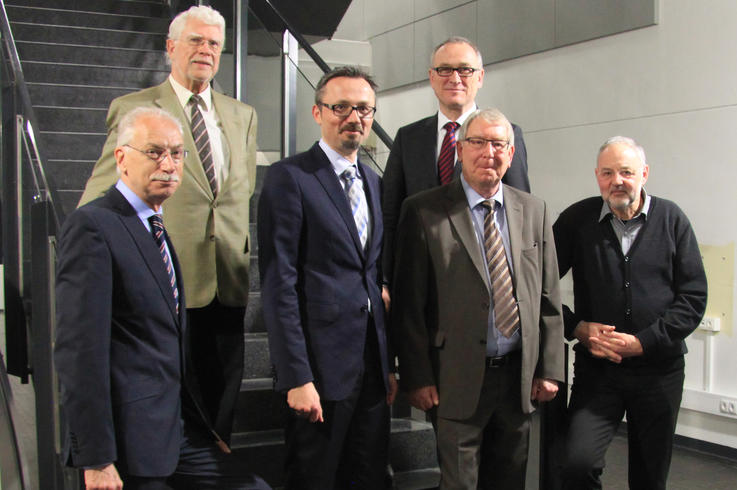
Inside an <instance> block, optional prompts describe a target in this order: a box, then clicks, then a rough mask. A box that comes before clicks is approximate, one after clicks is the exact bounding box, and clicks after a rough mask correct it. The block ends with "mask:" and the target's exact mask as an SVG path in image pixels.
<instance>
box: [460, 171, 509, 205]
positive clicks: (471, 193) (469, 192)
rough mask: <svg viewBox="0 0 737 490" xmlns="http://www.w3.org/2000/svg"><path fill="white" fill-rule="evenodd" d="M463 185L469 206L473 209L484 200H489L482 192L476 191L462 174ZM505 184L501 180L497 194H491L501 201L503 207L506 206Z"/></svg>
mask: <svg viewBox="0 0 737 490" xmlns="http://www.w3.org/2000/svg"><path fill="white" fill-rule="evenodd" d="M461 185H462V186H463V192H464V193H465V194H466V200H467V201H468V206H469V207H470V208H471V209H473V208H475V207H476V206H478V205H479V204H480V203H481V202H482V201H488V199H486V198H485V197H483V196H482V195H481V194H479V193H478V192H476V191H475V190H473V189H472V188H471V185H470V184H469V183H468V182H467V181H466V178H465V177H464V176H463V174H461ZM503 189H504V185H502V183H501V182H499V189H498V190H497V191H496V194H494V195H493V196H491V199H493V200H494V201H496V202H498V203H499V206H500V207H501V208H503V207H504V192H503Z"/></svg>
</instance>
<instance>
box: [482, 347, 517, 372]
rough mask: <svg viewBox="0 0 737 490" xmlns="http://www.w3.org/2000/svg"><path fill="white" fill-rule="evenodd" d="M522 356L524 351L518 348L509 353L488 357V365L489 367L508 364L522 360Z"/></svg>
mask: <svg viewBox="0 0 737 490" xmlns="http://www.w3.org/2000/svg"><path fill="white" fill-rule="evenodd" d="M521 358H522V351H521V350H519V349H518V350H515V351H512V352H509V353H508V354H504V355H503V356H496V357H487V358H486V367H487V368H499V367H504V366H506V365H508V364H511V363H512V362H514V361H517V360H520V359H521Z"/></svg>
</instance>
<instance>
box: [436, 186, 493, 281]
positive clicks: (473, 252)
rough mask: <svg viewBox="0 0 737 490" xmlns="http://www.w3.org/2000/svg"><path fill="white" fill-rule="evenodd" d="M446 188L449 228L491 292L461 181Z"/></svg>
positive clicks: (485, 266)
mask: <svg viewBox="0 0 737 490" xmlns="http://www.w3.org/2000/svg"><path fill="white" fill-rule="evenodd" d="M446 188H447V192H446V195H445V197H446V210H447V212H448V218H449V219H450V223H451V227H452V228H454V229H455V230H456V233H458V237H459V238H460V239H461V243H462V244H463V247H464V248H465V249H466V253H468V256H469V257H470V258H471V262H473V265H474V267H476V272H478V273H479V275H480V276H481V280H482V281H484V284H486V288H487V289H489V291H491V289H490V286H489V283H488V281H487V278H486V276H487V273H486V271H485V269H486V268H487V265H486V264H485V263H484V261H483V259H482V257H481V250H480V248H479V247H480V246H479V242H478V239H477V238H476V232H475V231H474V228H473V221H471V220H472V218H471V210H470V209H469V208H468V200H467V199H466V194H465V193H464V192H463V186H462V184H461V181H460V180H458V179H456V180H454V181H453V182H451V183H450V184H448V185H447V186H446Z"/></svg>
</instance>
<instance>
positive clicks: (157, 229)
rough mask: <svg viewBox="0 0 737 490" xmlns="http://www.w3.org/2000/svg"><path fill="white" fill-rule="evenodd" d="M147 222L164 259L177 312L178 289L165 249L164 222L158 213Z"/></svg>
mask: <svg viewBox="0 0 737 490" xmlns="http://www.w3.org/2000/svg"><path fill="white" fill-rule="evenodd" d="M148 222H149V224H150V225H151V233H152V234H153V236H154V240H155V241H156V245H158V246H159V253H161V258H162V260H163V261H164V266H165V267H166V273H167V275H168V276H169V285H170V286H171V290H172V293H173V294H174V303H175V304H176V305H177V313H179V289H178V288H177V278H176V276H175V275H174V266H173V264H172V263H171V257H169V253H168V252H167V250H166V246H165V244H166V235H165V233H164V222H163V221H162V219H161V215H160V214H154V215H152V216H151V217H150V218H148Z"/></svg>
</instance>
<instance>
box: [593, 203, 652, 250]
mask: <svg viewBox="0 0 737 490" xmlns="http://www.w3.org/2000/svg"><path fill="white" fill-rule="evenodd" d="M642 198H643V204H642V209H641V210H640V212H639V213H637V214H636V215H635V216H633V217H632V219H628V220H626V221H622V220H621V219H619V218H618V217H617V215H616V214H614V213H613V212H612V210H611V209H609V205H608V204H607V203H606V201H604V204H603V205H602V206H601V213H599V222H601V221H603V220H605V219H607V218H608V217H611V219H610V221H609V222H610V223H611V224H612V230H614V234H615V235H616V236H617V239H618V240H619V244H620V245H621V247H622V253H623V254H624V255H627V254H628V253H629V251H630V247H632V244H633V243H635V240H636V239H637V234H638V233H640V230H641V229H642V225H644V224H645V221H646V220H647V213H648V211H649V210H650V196H649V195H648V194H647V192H645V189H642Z"/></svg>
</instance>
